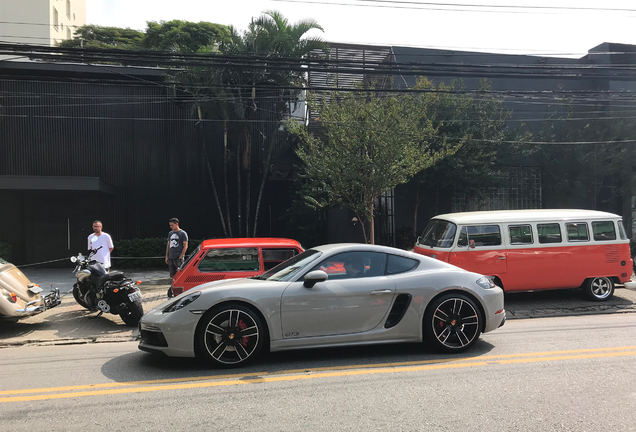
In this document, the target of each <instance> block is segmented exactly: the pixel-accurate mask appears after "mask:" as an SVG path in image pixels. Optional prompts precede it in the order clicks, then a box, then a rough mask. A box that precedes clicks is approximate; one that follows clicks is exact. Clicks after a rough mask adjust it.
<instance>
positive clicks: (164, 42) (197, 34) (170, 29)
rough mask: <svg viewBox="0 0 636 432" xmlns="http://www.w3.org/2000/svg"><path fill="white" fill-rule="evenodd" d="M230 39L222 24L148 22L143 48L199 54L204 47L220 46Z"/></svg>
mask: <svg viewBox="0 0 636 432" xmlns="http://www.w3.org/2000/svg"><path fill="white" fill-rule="evenodd" d="M228 37H229V30H228V28H227V27H226V26H224V25H221V24H214V23H211V22H205V21H201V22H198V23H194V22H190V21H180V20H172V21H160V22H156V21H148V23H147V27H146V35H145V37H144V40H143V46H144V47H146V48H148V49H153V50H159V51H172V50H179V51H185V52H197V51H198V50H199V49H201V48H202V47H208V46H210V45H213V44H219V43H222V42H224V41H226V40H227V39H228Z"/></svg>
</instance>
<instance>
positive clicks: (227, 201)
mask: <svg viewBox="0 0 636 432" xmlns="http://www.w3.org/2000/svg"><path fill="white" fill-rule="evenodd" d="M227 159H228V157H227V121H226V120H223V184H224V185H225V215H226V216H225V217H226V220H227V231H228V233H229V235H230V237H233V235H232V220H231V218H230V193H229V192H228V185H227Z"/></svg>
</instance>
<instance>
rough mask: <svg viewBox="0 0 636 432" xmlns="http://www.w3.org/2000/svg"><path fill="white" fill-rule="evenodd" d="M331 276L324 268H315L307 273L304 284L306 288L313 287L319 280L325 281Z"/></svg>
mask: <svg viewBox="0 0 636 432" xmlns="http://www.w3.org/2000/svg"><path fill="white" fill-rule="evenodd" d="M328 278H329V276H328V275H327V273H325V272H324V271H322V270H314V271H312V272H309V273H307V274H306V275H305V282H304V283H303V286H304V287H305V288H313V287H314V285H316V284H317V283H318V282H324V281H326V280H327V279H328Z"/></svg>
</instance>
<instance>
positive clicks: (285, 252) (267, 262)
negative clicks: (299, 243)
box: [263, 249, 296, 270]
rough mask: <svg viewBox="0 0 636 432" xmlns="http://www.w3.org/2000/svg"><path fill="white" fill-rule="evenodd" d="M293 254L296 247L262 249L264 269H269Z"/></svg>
mask: <svg viewBox="0 0 636 432" xmlns="http://www.w3.org/2000/svg"><path fill="white" fill-rule="evenodd" d="M294 255H296V249H263V266H264V267H265V270H270V269H272V268H274V267H276V266H277V265H278V264H280V263H282V262H283V261H287V260H288V259H290V258H291V257H293V256H294Z"/></svg>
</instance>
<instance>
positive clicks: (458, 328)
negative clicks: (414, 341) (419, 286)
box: [424, 293, 482, 352]
mask: <svg viewBox="0 0 636 432" xmlns="http://www.w3.org/2000/svg"><path fill="white" fill-rule="evenodd" d="M481 327H482V317H481V312H480V311H479V308H478V307H477V305H476V304H475V302H474V301H473V300H472V299H470V298H469V297H467V296H465V295H463V294H459V293H452V294H447V295H443V296H441V297H439V298H438V299H436V300H435V301H433V303H431V305H429V307H428V309H427V311H426V315H425V317H424V334H425V335H426V338H427V340H428V342H429V343H431V344H432V345H433V346H435V347H436V348H438V349H440V350H442V351H446V352H462V351H465V350H467V349H468V348H470V347H471V346H473V345H474V344H475V343H476V342H477V340H478V339H479V335H480V334H481Z"/></svg>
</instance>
